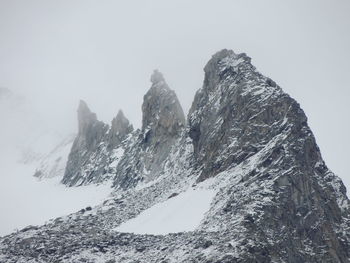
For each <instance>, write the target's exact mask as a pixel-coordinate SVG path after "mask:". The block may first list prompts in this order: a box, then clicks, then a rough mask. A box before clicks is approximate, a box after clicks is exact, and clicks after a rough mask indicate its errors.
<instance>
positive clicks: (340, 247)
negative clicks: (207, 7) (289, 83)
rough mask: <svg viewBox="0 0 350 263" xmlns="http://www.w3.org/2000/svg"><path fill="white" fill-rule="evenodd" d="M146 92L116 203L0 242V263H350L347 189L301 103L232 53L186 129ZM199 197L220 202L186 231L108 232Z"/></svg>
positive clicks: (199, 97)
mask: <svg viewBox="0 0 350 263" xmlns="http://www.w3.org/2000/svg"><path fill="white" fill-rule="evenodd" d="M151 81H152V87H151V89H150V91H149V92H148V93H147V94H146V96H145V98H144V104H143V126H142V129H141V130H137V131H135V132H133V133H132V134H129V135H128V136H126V137H127V139H125V140H124V141H123V142H122V144H123V143H124V146H123V147H124V148H123V154H122V157H121V158H120V161H119V162H118V164H117V167H116V170H115V171H113V174H114V175H115V176H114V186H115V188H116V189H115V194H114V195H112V196H111V198H110V199H108V200H106V201H105V202H104V203H103V204H101V205H100V206H98V207H96V208H94V209H93V211H92V212H91V213H87V214H86V213H85V212H78V213H74V214H72V215H70V216H68V217H64V218H59V219H56V220H54V221H52V222H49V223H48V224H47V225H45V226H42V227H40V228H36V227H30V228H27V229H24V230H22V231H19V232H18V233H14V234H12V235H10V236H7V237H5V238H3V239H0V260H3V261H5V262H28V261H29V260H32V261H33V262H50V261H53V262H54V261H58V262H79V261H82V262H84V261H85V262H100V261H102V260H104V261H105V262H205V263H209V262H214V263H219V262H220V263H222V262H247V263H248V262H350V215H349V213H350V204H349V200H348V198H347V196H346V189H345V187H344V185H343V183H342V182H341V180H340V179H339V178H338V177H337V176H335V175H334V174H333V173H332V172H331V171H330V170H329V169H328V168H327V166H326V165H325V163H324V161H323V160H322V156H321V154H320V150H319V148H318V147H317V144H316V141H315V138H314V136H313V134H312V132H311V130H310V128H309V127H308V125H307V118H306V116H305V114H304V112H303V111H302V110H301V109H300V107H299V105H298V103H297V102H296V101H295V100H293V99H292V98H290V97H289V96H288V95H287V94H286V93H284V92H283V91H282V90H281V89H280V88H279V87H278V86H277V85H276V84H275V83H274V82H273V81H272V80H270V79H269V78H266V77H264V76H262V75H261V74H260V73H258V72H257V71H256V69H255V67H254V66H253V65H252V64H251V62H250V58H249V57H247V56H246V55H245V54H235V53H234V52H233V51H229V50H222V51H220V52H218V53H217V54H215V55H214V56H213V58H212V59H211V60H210V61H209V62H208V64H207V65H206V67H205V79H204V83H203V87H202V89H200V90H199V91H198V92H197V94H196V97H195V100H194V102H193V105H192V107H191V110H190V113H189V115H188V124H187V126H185V127H183V125H184V118H183V114H181V112H182V111H179V110H178V109H179V104H178V102H177V99H176V96H174V95H171V94H173V93H172V92H171V91H169V89H168V87H167V86H166V84H165V82H164V79H163V78H162V76H161V75H160V74H158V73H157V72H156V73H155V74H154V75H153V76H152V78H151ZM159 87H161V88H159ZM174 99H175V101H174V103H171V102H172V101H173V100H174ZM165 102H166V103H165ZM161 105H164V106H161ZM168 105H172V107H171V110H170V112H171V113H168V109H166V106H168ZM176 109H177V110H176ZM164 116H167V118H165V117H164ZM169 116H170V117H169ZM106 134H108V133H106ZM102 141H103V140H102ZM163 145H166V147H165V146H164V148H163ZM118 149H119V148H118ZM96 160H98V159H96ZM199 189H207V190H208V189H209V190H211V191H214V192H215V193H216V195H215V197H214V198H213V200H212V202H211V206H210V209H209V211H208V212H207V213H206V215H205V216H204V218H203V219H202V221H201V224H200V225H199V226H198V227H197V228H196V229H195V230H194V231H192V232H183V233H174V234H168V235H162V236H155V235H135V234H131V233H118V232H116V231H115V230H114V229H115V227H117V226H119V225H120V224H121V223H122V222H125V221H128V220H130V219H132V218H134V217H136V216H138V215H139V214H140V213H141V212H143V211H147V209H149V208H151V207H153V206H154V205H156V204H158V203H160V202H164V201H166V200H168V199H169V198H171V196H174V194H175V195H180V196H181V194H182V193H183V192H185V191H187V190H191V191H197V190H199ZM194 209H195V208H194Z"/></svg>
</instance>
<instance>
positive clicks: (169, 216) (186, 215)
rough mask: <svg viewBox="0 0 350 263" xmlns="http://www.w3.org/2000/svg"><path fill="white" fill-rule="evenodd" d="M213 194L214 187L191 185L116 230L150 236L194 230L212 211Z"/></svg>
mask: <svg viewBox="0 0 350 263" xmlns="http://www.w3.org/2000/svg"><path fill="white" fill-rule="evenodd" d="M214 195H215V192H214V191H213V190H203V189H197V190H193V189H192V188H190V189H188V190H187V191H186V192H183V193H180V194H177V195H175V196H173V197H172V196H171V197H169V199H168V200H166V201H164V202H161V203H158V204H156V205H154V206H152V207H151V208H149V209H147V210H146V211H143V212H142V213H141V214H139V215H138V216H137V217H136V218H133V219H131V220H129V221H126V222H125V223H123V224H121V225H120V226H119V227H117V228H116V229H115V230H116V231H119V232H131V233H135V234H151V235H164V234H169V233H177V232H184V231H194V230H195V229H196V228H197V227H198V226H199V225H200V222H201V220H202V219H203V218H204V214H205V213H206V212H207V211H208V210H209V208H210V203H211V201H212V199H213V197H214Z"/></svg>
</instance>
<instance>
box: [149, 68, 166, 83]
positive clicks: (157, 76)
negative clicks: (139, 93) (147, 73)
mask: <svg viewBox="0 0 350 263" xmlns="http://www.w3.org/2000/svg"><path fill="white" fill-rule="evenodd" d="M151 82H152V84H153V85H155V84H158V83H161V82H165V79H164V77H163V74H162V73H161V72H160V71H159V70H158V69H155V70H154V71H153V74H152V75H151Z"/></svg>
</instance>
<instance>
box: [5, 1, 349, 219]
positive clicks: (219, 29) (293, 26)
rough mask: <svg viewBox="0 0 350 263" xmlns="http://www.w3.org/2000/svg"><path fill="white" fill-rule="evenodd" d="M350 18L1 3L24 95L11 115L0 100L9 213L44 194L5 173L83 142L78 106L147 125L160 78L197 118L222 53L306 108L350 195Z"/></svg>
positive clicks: (9, 74)
mask: <svg viewBox="0 0 350 263" xmlns="http://www.w3.org/2000/svg"><path fill="white" fill-rule="evenodd" d="M349 13H350V2H349V1H347V0H336V1H331V0H328V1H325V0H309V1H302V0H297V1H294V0H293V1H292V0H289V1H279V0H267V1H261V0H255V1H252V0H240V1H237V0H236V1H235V0H218V1H206V0H201V1H200V0H197V1H195V0H194V1H185V0H173V1H168V0H151V1H141V0H140V1H134V0H130V1H108V0H104V1H91V0H73V1H71V0H69V1H68V0H61V1H53V0H41V1H38V0H31V1H26V0H22V1H18V0H0V87H6V88H8V89H10V90H12V91H13V92H14V94H17V95H15V96H20V97H21V98H20V99H19V101H21V102H15V103H13V104H12V105H11V107H10V106H9V105H5V103H4V102H3V101H0V111H1V112H0V121H1V126H0V180H1V185H5V186H6V185H9V187H2V190H3V191H4V192H3V193H2V196H1V200H0V203H3V202H8V203H9V204H12V206H13V207H14V206H16V205H17V204H18V203H20V202H22V204H23V199H27V201H28V200H29V199H30V198H32V200H36V198H38V196H40V195H42V194H44V193H42V192H40V191H39V192H38V191H35V190H34V189H33V190H31V189H30V187H32V186H33V184H32V183H28V182H27V181H26V180H19V179H18V180H17V181H18V184H17V185H16V184H13V178H20V177H18V176H29V177H30V176H31V173H30V172H29V170H28V174H25V175H24V174H23V172H22V173H20V174H18V173H16V172H15V171H18V169H5V167H9V165H8V164H9V163H10V161H8V160H9V159H11V161H13V160H17V159H18V158H19V152H18V151H19V150H20V149H23V148H26V147H27V146H28V145H29V146H30V147H34V148H35V147H36V148H40V149H37V150H38V151H39V152H45V151H46V150H47V149H49V148H50V147H51V144H53V143H57V141H58V140H59V138H62V136H64V135H65V134H69V133H72V132H76V126H77V123H76V108H77V105H78V101H79V99H84V100H86V101H87V102H88V105H89V106H90V108H91V109H92V110H93V111H94V112H96V113H97V115H98V117H99V118H100V119H102V120H103V121H105V122H109V121H110V120H111V119H112V118H113V117H114V115H116V113H117V111H118V109H120V108H121V109H123V111H124V113H125V115H126V116H127V117H128V118H129V119H130V121H131V122H132V123H133V124H134V126H136V127H139V126H140V120H141V104H142V99H143V95H144V94H145V93H146V91H147V90H148V88H149V86H150V83H149V77H150V74H151V72H152V71H153V69H155V68H158V69H159V70H160V71H162V72H163V74H164V76H165V78H166V80H167V82H168V84H169V85H170V87H171V88H172V89H174V90H175V91H176V93H177V95H178V97H179V99H180V101H181V103H182V106H183V108H184V110H185V112H187V111H188V110H189V108H190V106H191V102H192V100H193V97H194V94H195V92H196V90H198V89H199V88H200V87H201V85H202V81H203V76H204V74H203V67H204V65H205V63H206V62H207V61H208V60H209V58H210V57H211V55H212V54H213V53H215V52H216V51H218V50H220V49H222V48H228V49H233V50H234V51H235V52H237V53H238V52H246V53H247V54H248V55H249V56H250V57H252V62H253V64H254V65H255V66H257V68H258V70H260V71H261V72H262V73H263V74H265V75H267V76H269V77H271V78H272V79H273V80H275V81H276V82H277V83H278V84H279V85H280V86H281V87H282V88H283V89H284V90H285V91H286V92H287V93H289V94H290V95H291V96H292V97H294V98H295V99H297V101H299V102H300V104H301V107H302V108H303V109H304V110H305V112H306V114H307V116H308V118H309V124H310V126H311V128H312V130H313V132H314V134H315V136H316V139H317V142H318V144H319V146H320V148H321V152H322V154H323V157H324V159H325V160H326V163H327V165H328V166H329V167H330V168H331V169H332V170H333V171H334V172H335V173H337V174H338V175H339V176H340V177H341V178H342V179H343V180H344V182H345V183H346V185H347V188H350V176H349V174H348V169H347V163H348V162H349V153H348V149H350V140H349V136H348V135H349V134H350V123H349V113H350V110H349V102H348V101H349V99H350V96H349V95H350V91H349V80H348V73H349V72H350V50H349V47H350V34H349V32H350V16H349V15H348V14H349ZM9 109H10V110H9ZM44 137H45V138H46V139H44ZM5 164H6V165H5ZM28 180H29V179H28ZM30 180H31V179H30ZM10 185H11V187H12V188H10ZM24 187H27V190H26V191H31V193H32V194H31V195H30V196H28V195H25V194H24V193H25V191H22V190H21V189H23V188H24ZM4 189H5V190H6V191H5V190H4ZM54 189H57V188H54ZM6 193H11V198H7V197H9V195H6ZM13 193H16V194H13ZM55 193H57V195H50V199H51V200H48V201H50V202H53V203H55V202H56V201H57V200H59V199H60V195H61V192H60V191H56V192H55ZM32 204H33V206H34V204H35V202H34V201H33V202H32ZM7 207H11V206H10V205H7ZM76 209H77V208H76ZM30 211H32V213H34V212H37V210H35V209H33V210H29V212H28V213H30ZM7 212H8V211H7ZM11 215H12V216H13V217H18V213H13V214H11ZM28 215H29V214H28ZM0 218H1V216H0ZM28 222H29V221H28ZM0 223H2V222H0Z"/></svg>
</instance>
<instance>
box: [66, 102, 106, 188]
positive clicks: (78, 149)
mask: <svg viewBox="0 0 350 263" xmlns="http://www.w3.org/2000/svg"><path fill="white" fill-rule="evenodd" d="M107 131H108V125H106V124H105V123H103V122H102V121H99V120H97V116H96V114H95V113H93V112H91V111H90V109H89V107H88V106H87V104H86V102H85V101H83V100H80V102H79V107H78V135H77V137H76V138H75V140H74V143H73V146H72V149H71V151H70V154H69V157H68V162H67V166H66V170H65V174H64V177H63V179H62V183H63V184H66V185H69V186H72V185H77V184H79V183H83V182H84V180H85V179H86V178H84V176H82V169H81V167H82V166H83V165H84V164H85V163H87V162H88V160H89V158H90V156H91V155H93V154H94V153H95V152H96V151H97V150H98V146H99V144H100V143H101V142H102V141H103V140H104V138H105V137H106V132H107Z"/></svg>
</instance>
